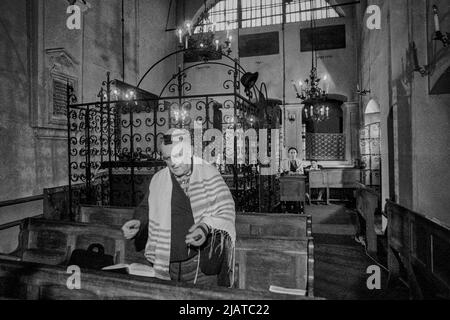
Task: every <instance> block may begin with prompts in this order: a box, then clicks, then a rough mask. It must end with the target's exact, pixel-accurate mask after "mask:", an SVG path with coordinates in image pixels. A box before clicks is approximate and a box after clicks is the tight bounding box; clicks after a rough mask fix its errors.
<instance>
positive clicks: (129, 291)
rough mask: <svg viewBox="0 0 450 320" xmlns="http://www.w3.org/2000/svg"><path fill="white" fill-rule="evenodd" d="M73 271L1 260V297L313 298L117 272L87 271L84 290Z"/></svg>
mask: <svg viewBox="0 0 450 320" xmlns="http://www.w3.org/2000/svg"><path fill="white" fill-rule="evenodd" d="M69 276H70V274H68V273H67V270H66V268H65V267H62V266H50V265H42V264H36V263H29V262H17V261H7V260H1V259H0V296H2V297H5V298H10V299H30V300H38V299H40V300H50V299H51V300H53V299H62V300H77V299H86V300H91V299H94V300H103V299H121V300H122V299H154V300H197V299H202V300H203V299H205V300H207V299H212V300H220V299H224V300H235V299H236V300H263V299H280V300H288V299H295V300H311V299H313V298H310V297H302V296H293V295H286V294H277V293H271V292H263V291H253V290H244V289H229V288H221V287H214V288H211V287H202V286H195V287H194V286H193V285H190V284H184V285H183V286H180V285H179V284H176V283H175V282H172V281H163V280H159V279H155V278H145V277H137V276H130V275H121V274H115V273H111V272H106V271H91V270H88V271H83V272H82V277H81V289H80V290H70V289H68V288H67V284H66V282H67V279H68V277H69Z"/></svg>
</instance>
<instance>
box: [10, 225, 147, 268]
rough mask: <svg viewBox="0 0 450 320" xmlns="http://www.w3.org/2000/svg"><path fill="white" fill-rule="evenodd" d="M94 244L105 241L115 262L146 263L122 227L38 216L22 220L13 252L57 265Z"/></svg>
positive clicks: (33, 260) (108, 252) (27, 258)
mask: <svg viewBox="0 0 450 320" xmlns="http://www.w3.org/2000/svg"><path fill="white" fill-rule="evenodd" d="M92 243H100V244H102V245H103V246H104V248H105V254H108V255H112V256H113V257H114V261H115V263H132V262H141V263H142V262H145V259H144V257H143V255H142V254H141V253H138V252H136V250H135V249H134V244H133V243H132V242H131V241H126V239H125V238H124V237H123V233H122V230H120V228H119V227H115V226H105V225H99V224H86V223H77V222H66V221H64V222H62V221H56V220H47V219H36V218H28V219H25V220H24V221H23V223H22V225H21V232H20V239H19V247H18V250H16V252H14V254H13V255H15V256H19V257H20V258H21V259H22V260H23V261H31V262H39V263H46V264H53V265H58V264H64V263H66V262H67V261H68V260H69V258H70V256H71V254H72V252H73V250H75V249H87V248H88V246H89V245H90V244H92Z"/></svg>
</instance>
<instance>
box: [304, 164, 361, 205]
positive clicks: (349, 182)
mask: <svg viewBox="0 0 450 320" xmlns="http://www.w3.org/2000/svg"><path fill="white" fill-rule="evenodd" d="M359 181H360V170H359V169H352V168H349V169H322V170H317V171H314V170H312V171H309V188H308V189H309V194H310V195H311V189H315V188H324V189H326V195H327V204H329V203H330V200H339V199H330V189H331V188H358V183H359Z"/></svg>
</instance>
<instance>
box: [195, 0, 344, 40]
mask: <svg viewBox="0 0 450 320" xmlns="http://www.w3.org/2000/svg"><path fill="white" fill-rule="evenodd" d="M283 6H285V12H286V14H285V17H284V18H285V22H286V23H292V22H300V21H310V20H311V18H314V19H316V20H318V19H328V18H337V17H340V15H339V14H338V13H337V11H336V10H335V9H334V7H333V6H331V5H330V4H329V1H327V0H290V1H287V0H221V1H218V2H217V3H216V4H215V5H214V6H213V7H212V8H211V9H209V11H208V15H209V16H208V18H209V19H208V20H207V19H203V20H201V21H200V22H199V23H198V24H197V27H196V28H195V30H194V33H199V32H202V31H208V30H211V31H223V30H227V29H228V30H231V29H236V28H238V27H240V28H251V27H260V26H267V25H274V24H281V23H282V22H283ZM239 17H241V18H240V20H239Z"/></svg>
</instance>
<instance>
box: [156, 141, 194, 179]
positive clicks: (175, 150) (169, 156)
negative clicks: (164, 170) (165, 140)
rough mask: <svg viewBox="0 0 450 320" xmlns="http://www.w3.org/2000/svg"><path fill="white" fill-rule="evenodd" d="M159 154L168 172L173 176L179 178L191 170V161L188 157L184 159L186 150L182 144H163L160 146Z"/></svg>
mask: <svg viewBox="0 0 450 320" xmlns="http://www.w3.org/2000/svg"><path fill="white" fill-rule="evenodd" d="M161 152H162V156H163V160H164V161H165V162H166V164H167V167H169V170H170V172H172V173H173V174H174V175H175V176H177V177H180V176H183V175H185V174H187V173H189V171H190V169H191V159H190V157H186V154H185V152H186V150H184V148H183V144H181V143H177V144H170V145H164V144H163V145H161Z"/></svg>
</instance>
